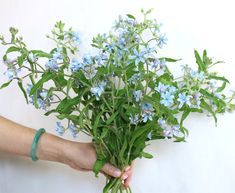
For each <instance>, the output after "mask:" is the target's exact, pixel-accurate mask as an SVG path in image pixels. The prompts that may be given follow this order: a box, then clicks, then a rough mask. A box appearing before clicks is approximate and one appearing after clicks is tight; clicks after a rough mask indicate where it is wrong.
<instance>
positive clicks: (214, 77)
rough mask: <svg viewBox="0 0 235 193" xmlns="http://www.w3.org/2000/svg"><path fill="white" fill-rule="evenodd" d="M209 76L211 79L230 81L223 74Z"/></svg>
mask: <svg viewBox="0 0 235 193" xmlns="http://www.w3.org/2000/svg"><path fill="white" fill-rule="evenodd" d="M208 78H209V79H214V80H221V81H224V82H227V83H229V80H228V79H226V78H225V77H222V76H214V75H209V77H208Z"/></svg>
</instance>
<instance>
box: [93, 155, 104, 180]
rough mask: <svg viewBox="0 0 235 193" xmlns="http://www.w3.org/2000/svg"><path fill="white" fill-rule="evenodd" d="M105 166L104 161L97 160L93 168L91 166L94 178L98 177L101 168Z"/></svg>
mask: <svg viewBox="0 0 235 193" xmlns="http://www.w3.org/2000/svg"><path fill="white" fill-rule="evenodd" d="M105 164H106V161H105V160H99V159H97V160H96V162H95V164H94V166H93V172H94V173H95V176H96V177H98V174H99V172H100V171H101V169H102V168H103V166H104V165H105Z"/></svg>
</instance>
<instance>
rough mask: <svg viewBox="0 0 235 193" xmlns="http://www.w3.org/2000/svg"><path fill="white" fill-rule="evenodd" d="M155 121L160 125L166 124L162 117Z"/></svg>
mask: <svg viewBox="0 0 235 193" xmlns="http://www.w3.org/2000/svg"><path fill="white" fill-rule="evenodd" d="M157 122H158V124H159V125H160V126H161V127H162V126H164V125H165V124H166V120H164V119H162V118H159V119H158V120H157Z"/></svg>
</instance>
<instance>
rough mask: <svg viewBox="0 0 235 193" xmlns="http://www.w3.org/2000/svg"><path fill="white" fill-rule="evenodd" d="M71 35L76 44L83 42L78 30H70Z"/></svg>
mask: <svg viewBox="0 0 235 193" xmlns="http://www.w3.org/2000/svg"><path fill="white" fill-rule="evenodd" d="M70 34H71V36H72V40H73V41H74V42H75V43H76V44H79V43H80V42H81V39H80V35H79V33H78V32H76V31H72V32H70Z"/></svg>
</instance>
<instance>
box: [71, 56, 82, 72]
mask: <svg viewBox="0 0 235 193" xmlns="http://www.w3.org/2000/svg"><path fill="white" fill-rule="evenodd" d="M83 67H84V65H83V63H81V62H79V61H78V59H76V58H73V59H72V61H71V62H70V63H69V68H70V69H71V71H72V72H77V71H79V70H80V69H83Z"/></svg>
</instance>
